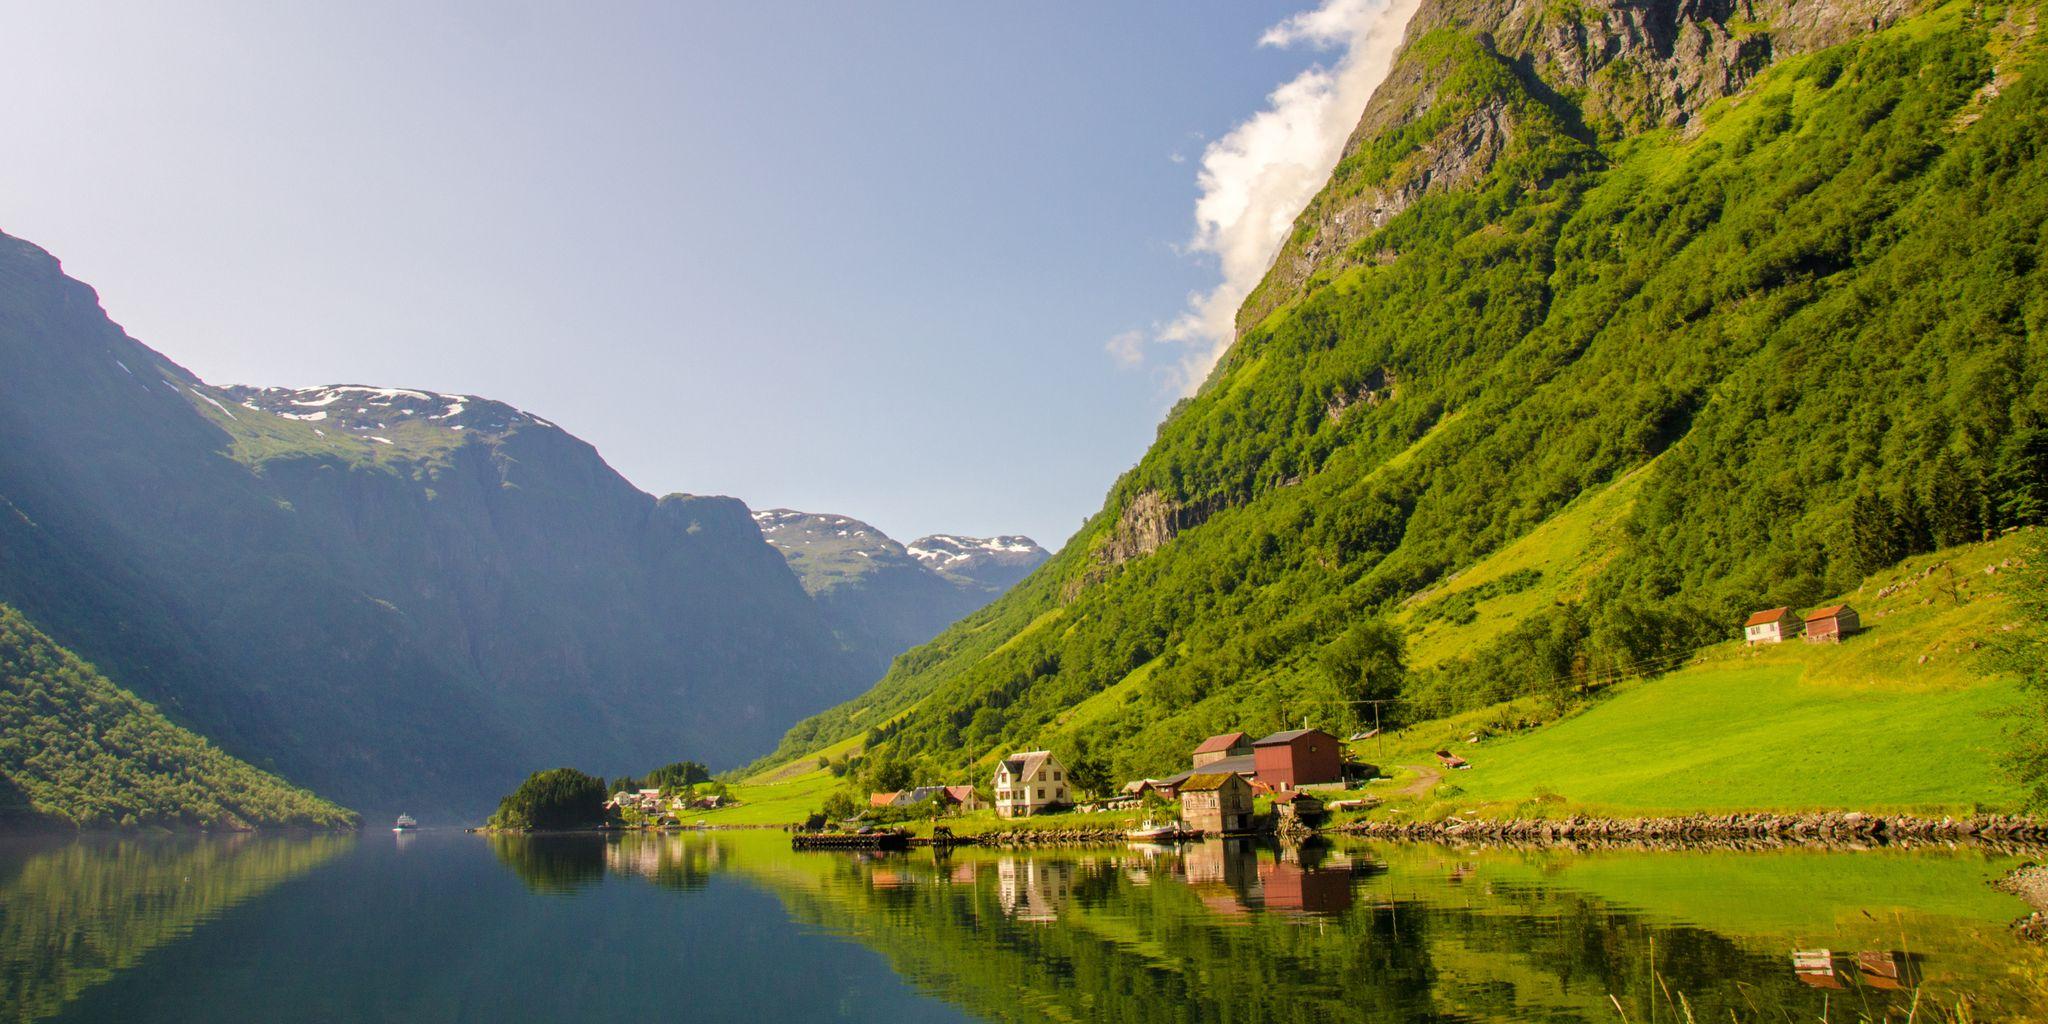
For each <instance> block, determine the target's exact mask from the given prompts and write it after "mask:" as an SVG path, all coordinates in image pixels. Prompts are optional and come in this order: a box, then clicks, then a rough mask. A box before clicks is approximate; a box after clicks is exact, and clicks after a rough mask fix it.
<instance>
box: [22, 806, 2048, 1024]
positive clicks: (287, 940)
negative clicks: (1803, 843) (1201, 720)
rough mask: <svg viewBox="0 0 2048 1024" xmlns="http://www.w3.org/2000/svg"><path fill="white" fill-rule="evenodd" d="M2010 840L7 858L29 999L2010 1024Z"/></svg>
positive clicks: (182, 1009)
mask: <svg viewBox="0 0 2048 1024" xmlns="http://www.w3.org/2000/svg"><path fill="white" fill-rule="evenodd" d="M2017 862H2018V859H2017V858H2013V857H2007V856H2002V855H1997V854H1989V853H1983V852H1978V851H1969V850H1963V851H1940V852H1917V853H1906V852H1899V851H1863V852H1840V853H1821V852H1811V851H1787V852H1770V853H1740V852H1721V853H1689V854H1650V853H1640V852H1627V851H1596V852H1578V853H1569V852H1527V851H1483V850H1459V849H1453V848H1448V847H1440V846H1387V845H1375V844H1345V843H1338V844H1334V845H1330V844H1323V845H1311V846H1309V847H1306V848H1292V847H1290V848H1284V849H1283V848H1280V847H1275V846H1258V845H1253V844H1248V843H1244V844H1241V843H1235V842H1233V843H1228V844H1225V843H1214V842H1212V843H1205V844H1199V845H1196V846H1193V847H1187V848H1184V849H1182V850H1179V851H1169V850H1163V849H1157V848H1144V847H1133V848H1128V849H1102V850H1089V851H1058V852H1045V853H1035V854H1011V853H1000V852H996V851H983V850H962V851H957V852H955V853H953V854H952V855H950V856H946V855H939V856H934V855H933V854H932V853H931V852H929V851H919V852H915V853H910V854H893V855H857V854H848V853H804V854H798V853H793V852H791V851H790V850H789V849H788V846H787V842H786V840H785V839H784V837H782V836H781V835H780V834H778V833H772V832H760V833H710V834H686V835H680V836H643V835H631V836H621V837H608V838H602V837H563V838H540V839H524V838H521V839H508V838H484V837H478V836H470V835H464V834H461V833H425V834H418V835H410V836H402V837H401V836H389V835H383V834H377V833H372V834H367V835H364V836H362V837H360V838H357V837H314V838H283V837H278V838H270V837H243V838H238V839H146V840H124V841H115V840H78V841H61V842H59V841H49V842H27V841H14V842H8V843H0V1008H4V1009H0V1020H6V1019H11V1020H17V1021H41V1020H49V1021H110V1022H111V1021H118V1022H131V1021H169V1022H182V1021H222V1020H232V1021H271V1020H278V1021H285V1020H290V1021H336V1022H355V1021H408V1020H437V1021H486V1020H488V1021H529V1020H531V1021H550V1020H562V1021H569V1020H574V1021H596V1020H624V1019H635V1020H645V1019H662V1020H668V1019H677V1020H691V1021H713V1022H718V1021H745V1022H749V1024H759V1022H765V1021H780V1020H795V1019H811V1020H876V1021H904V1022H919V1021H979V1020H990V1021H995V1020H1001V1021H1036V1020H1072V1021H1116V1022H1122V1021H1171V1022H1197V1021H1219V1022H1263V1021H1351V1020H1359V1021H1528V1020H1548V1021H1575V1020H1586V1021H1613V1020H1617V1019H1619V1017H1618V1014H1617V1011H1616V1003H1617V1002H1618V1003H1619V1005H1620V1007H1621V1008H1622V1009H1624V1010H1625V1011H1626V1012H1627V1014H1628V1019H1629V1020H1631V1021H1648V1020H1657V1019H1662V1020H1683V1019H1685V1015H1684V1011H1685V1010H1687V1009H1690V1010H1691V1011H1692V1014H1693V1016H1694V1018H1695V1019H1698V1020H1702V1021H1705V1020H1730V1019H1731V1016H1732V1017H1733V1018H1734V1019H1738V1020H1742V1021H1750V1020H1785V1019H1788V1018H1789V1019H1796V1020H1804V1021H1814V1020H1820V1019H1823V1015H1824V1014H1825V1015H1826V1019H1830V1020H1838V1021H1853V1020H1858V1019H1869V1020H1884V1019H1887V1018H1890V1019H1897V1020H1904V1019H1906V1013H1907V1012H1908V1010H1909V1008H1910V1007H1911V1005H1912V999H1913V990H1914V989H1916V988H1917V989H1919V990H1920V991H1919V996H1920V998H1921V1000H1922V1003H1923V1005H1922V1011H1921V1017H1920V1019H1922V1020H1926V1019H1930V1017H1929V1015H1928V1014H1927V1013H1926V1004H1927V1003H1929V1002H1941V1003H1945V1004H1948V1005H1953V1003H1954V1001H1955V999H1956V998H1958V997H1959V996H1963V995H1967V996H1968V997H1969V998H1970V999H1971V1000H1972V1001H1973V1005H1974V1008H1975V1010H1976V1016H1977V1019H1979V1020H2006V1019H2025V1018H2032V1017H2033V1016H2034V1014H2035V1013H2036V1012H2038V1010H2039V1009H2040V1008H2041V1007H2043V1006H2048V987H2044V986H2048V963H2044V958H2048V953H2044V952H2043V951H2042V950H2039V949H2032V948H2028V947H2025V946H2022V945H2021V944H2019V943H2017V942H2015V941H2014V940H2013V939H2012V938H2011V937H2010V935H2009V933H2008V931H2007V925H2008V923H2009V922H2010V921H2011V920H2012V919H2013V918H2015V917H2017V916H2019V915H2020V914H2021V913H2022V912H2023V911H2024V910H2025V908H2024V907H2023V906H2022V905H2021V904H2020V903H2019V902H2018V901H2017V900H2014V899H2012V898H2009V897H2006V896H2002V895H1999V894H1997V893H1995V892H1993V891H1991V890H1990V889H1989V888H1988V887H1987V886H1986V884H1985V883H1986V882H1987V881H1988V880H1989V879H1991V878H1994V877H1996V876H1997V875H1998V874H2000V873H2002V872H2003V871H2004V870H2005V869H2007V868H2008V867H2010V866H2011V865H2012V864H2014V863H2017Z"/></svg>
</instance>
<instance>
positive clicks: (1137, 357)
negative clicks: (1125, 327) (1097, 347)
mask: <svg viewBox="0 0 2048 1024" xmlns="http://www.w3.org/2000/svg"><path fill="white" fill-rule="evenodd" d="M1102 347H1103V349H1104V350H1106V351H1108V352H1109V357H1110V358H1111V359H1114V360H1116V362H1117V365H1118V366H1138V365H1140V364H1142V363H1144V361H1145V332H1144V331H1139V330H1130V331H1125V332H1123V333H1122V334H1119V335H1117V336H1116V337H1114V338H1111V339H1109V342H1108V343H1107V344H1105V345H1103V346H1102Z"/></svg>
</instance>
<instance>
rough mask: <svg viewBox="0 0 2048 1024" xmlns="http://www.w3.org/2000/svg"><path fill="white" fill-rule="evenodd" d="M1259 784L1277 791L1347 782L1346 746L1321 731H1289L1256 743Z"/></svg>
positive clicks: (1253, 746) (1253, 755) (1255, 758)
mask: <svg viewBox="0 0 2048 1024" xmlns="http://www.w3.org/2000/svg"><path fill="white" fill-rule="evenodd" d="M1252 757H1253V762H1254V763H1255V764H1256V765H1257V767H1258V775H1259V781H1260V782H1263V783H1265V784H1266V785H1268V786H1271V787H1273V788H1274V789H1275V790H1289V789H1293V788H1295V787H1296V786H1316V785H1324V784H1328V783H1336V782H1342V781H1344V747H1343V745H1342V744H1340V743H1339V742H1338V741H1337V737H1335V736H1332V735H1330V734H1329V733H1326V732H1324V731H1323V730H1321V729H1289V730H1287V731H1286V732H1276V733H1274V734H1272V735H1271V736H1267V737H1264V738H1262V739H1260V740H1259V741H1258V742H1256V743H1253V744H1252Z"/></svg>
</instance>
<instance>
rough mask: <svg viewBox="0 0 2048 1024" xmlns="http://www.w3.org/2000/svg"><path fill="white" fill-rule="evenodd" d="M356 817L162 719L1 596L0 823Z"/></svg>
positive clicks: (310, 823)
mask: <svg viewBox="0 0 2048 1024" xmlns="http://www.w3.org/2000/svg"><path fill="white" fill-rule="evenodd" d="M356 823H357V819H356V816H355V815H354V814H351V813H350V812H348V811H345V810H342V809H341V808H339V807H336V806H334V805H333V804H330V803H328V802H327V801H325V800H321V799H320V798H318V797H316V796H314V795H313V794H311V793H308V792H306V791H305V790H303V789H299V788H297V787H294V786H292V785H290V784H289V783H286V782H285V781H284V780H283V779H280V778H278V777H276V776H274V775H271V774H269V773H267V772H263V771H259V770H257V769H255V768H252V767H250V766H249V765H247V764H244V763H243V762H241V761H237V760H235V759H234V758H232V757H229V756H228V755H227V754H225V753H222V752H221V750H220V749H219V748H218V747H215V746H213V745H212V744H210V743H208V742H206V740H204V739H202V738H200V737H199V736H197V735H194V734H193V733H192V732H191V731H190V730H187V729H181V728H179V727H178V726H176V725H173V724H171V723H170V722H169V721H167V720H166V719H165V718H164V716H163V715H162V714H161V713H160V712H158V711H157V709H155V708H153V707H150V706H149V705H148V704H146V703H144V702H142V701H140V700H137V699H136V697H135V695H134V694H131V693H129V692H127V691H126V690H123V689H121V688H120V687H119V686H116V685H115V684H114V683H113V682H112V681H110V680H108V679H107V678H106V677H105V676H103V675H100V674H99V672H98V671H97V670H95V669H94V668H93V667H92V666H91V665H88V664H86V663H85V662H84V661H81V660H80V659H79V658H78V656H77V655H74V654H72V653H71V652H70V651H67V650H65V649H63V648H62V647H59V646H57V645H56V644H55V643H52V642H51V641H50V638H49V637H47V636H44V635H43V634H42V633H41V632H40V631H38V630H37V629H36V628H35V627H34V626H32V625H30V624H29V622H28V620H27V619H24V618H22V616H21V613H20V612H17V611H15V610H14V609H12V608H9V607H7V606H6V605H0V825H5V826H7V827H10V828H19V827H21V826H24V825H27V826H30V827H34V826H38V825H41V826H55V827H65V828H70V827H86V828H109V827H116V826H118V827H128V828H132V827H137V826H141V827H159V828H194V827H198V828H208V829H214V830H223V829H246V828H256V827H262V826H285V827H301V828H346V827H352V826H354V825H355V824H356Z"/></svg>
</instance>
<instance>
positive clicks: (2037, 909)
mask: <svg viewBox="0 0 2048 1024" xmlns="http://www.w3.org/2000/svg"><path fill="white" fill-rule="evenodd" d="M1991 887H1992V888H1994V889H1997V890H1999V891H2000V892H2009V893H2012V894H2013V895H2014V896H2018V897H2019V898H2021V899H2023V900H2026V901H2027V902H2028V903H2031V904H2033V905H2034V912H2033V913H2032V914H2029V915H2027V916H2026V917H2023V918H2020V919H2019V920H2017V921H2014V922H2013V923H2012V929H2013V931H2015V932H2018V933H2019V936H2020V938H2023V939H2026V940H2028V941H2030V942H2048V867H2044V866H2042V865H2039V864H2022V865H2020V866H2019V867H2017V868H2014V869H2013V870H2012V872H2011V873H2010V874H2007V875H2006V876H2005V877H2004V878H2001V879H1999V880H1998V881H1996V882H1993V883H1991Z"/></svg>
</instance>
